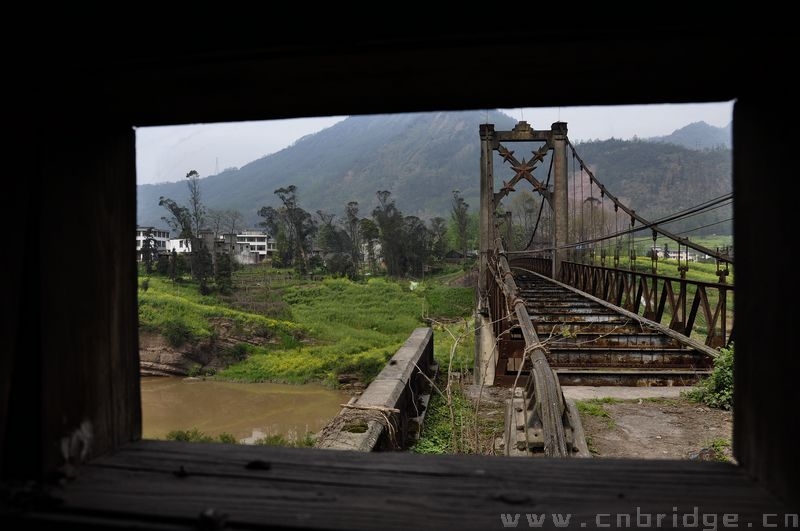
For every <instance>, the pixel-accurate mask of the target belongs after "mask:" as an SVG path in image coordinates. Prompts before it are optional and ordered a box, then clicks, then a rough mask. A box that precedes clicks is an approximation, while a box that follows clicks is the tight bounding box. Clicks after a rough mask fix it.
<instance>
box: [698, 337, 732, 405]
mask: <svg viewBox="0 0 800 531" xmlns="http://www.w3.org/2000/svg"><path fill="white" fill-rule="evenodd" d="M687 396H688V397H689V398H690V399H691V400H694V401H696V402H702V403H704V404H706V405H707V406H709V407H714V408H720V409H731V407H733V345H731V346H730V348H721V349H720V351H719V354H718V355H717V357H716V358H715V359H714V370H713V371H712V373H711V376H709V377H708V378H706V379H705V380H704V381H703V382H702V383H701V384H700V385H699V386H698V387H697V389H695V390H693V391H690V392H688V393H687Z"/></svg>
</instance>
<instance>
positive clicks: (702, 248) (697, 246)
mask: <svg viewBox="0 0 800 531" xmlns="http://www.w3.org/2000/svg"><path fill="white" fill-rule="evenodd" d="M567 145H568V146H569V147H570V149H572V153H573V154H574V155H575V157H576V158H577V159H578V162H579V163H580V164H581V167H583V168H585V169H586V173H587V174H588V175H589V179H591V181H592V182H594V183H596V184H597V186H598V187H599V188H600V190H601V191H604V192H605V193H607V194H608V197H609V198H610V199H611V200H612V201H613V202H614V208H615V209H616V208H621V209H622V210H623V211H624V212H625V213H626V214H628V215H629V216H631V217H632V218H634V219H636V220H638V221H639V222H640V223H641V224H642V225H645V227H646V228H651V229H653V230H656V231H658V232H659V233H661V234H663V235H664V236H666V237H667V238H671V239H673V240H675V241H680V242H682V244H683V245H686V246H687V247H691V248H692V249H694V250H696V251H700V252H701V253H704V254H707V255H709V256H711V257H713V258H716V259H718V260H722V261H725V262H730V261H731V259H730V257H728V256H723V255H721V254H720V253H718V252H716V251H712V250H711V249H709V248H707V247H705V246H703V245H700V244H697V243H694V242H690V241H689V240H688V239H687V238H682V237H680V236H678V235H676V234H673V233H672V232H669V231H667V230H665V229H663V228H661V227H659V226H657V225H655V224H654V223H653V222H651V221H648V220H647V219H645V218H643V217H642V216H640V215H639V214H637V213H636V211H634V210H632V209H630V208H628V207H627V206H625V205H624V204H623V203H622V202H620V200H619V199H618V198H617V197H616V196H615V195H614V194H612V193H611V192H609V191H608V190H607V189H606V187H605V186H604V185H603V183H601V182H600V181H599V180H597V177H595V175H594V173H592V171H591V170H590V169H589V168H588V167H587V166H586V163H585V162H584V161H583V159H582V158H581V157H580V155H578V153H577V150H576V149H575V146H574V145H573V144H572V142H570V140H569V138H567Z"/></svg>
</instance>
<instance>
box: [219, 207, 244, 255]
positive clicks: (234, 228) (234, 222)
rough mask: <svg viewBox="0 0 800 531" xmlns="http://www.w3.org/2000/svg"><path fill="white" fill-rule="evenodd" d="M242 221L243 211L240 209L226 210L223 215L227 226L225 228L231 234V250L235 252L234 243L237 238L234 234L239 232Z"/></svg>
mask: <svg viewBox="0 0 800 531" xmlns="http://www.w3.org/2000/svg"><path fill="white" fill-rule="evenodd" d="M241 221H242V213H241V212H239V211H238V210H234V209H228V210H226V211H225V212H224V216H223V223H224V226H225V230H226V231H228V234H231V235H232V236H231V240H230V246H231V248H230V252H231V253H233V251H234V245H235V244H236V238H235V237H233V235H235V234H237V233H238V232H239V228H240V227H239V224H240V223H241Z"/></svg>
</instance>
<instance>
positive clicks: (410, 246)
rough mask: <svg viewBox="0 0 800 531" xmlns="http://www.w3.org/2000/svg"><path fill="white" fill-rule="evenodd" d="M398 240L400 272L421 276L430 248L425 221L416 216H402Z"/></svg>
mask: <svg viewBox="0 0 800 531" xmlns="http://www.w3.org/2000/svg"><path fill="white" fill-rule="evenodd" d="M400 241H401V250H402V252H401V255H400V256H401V257H402V272H403V273H407V274H411V275H412V276H416V277H419V276H422V275H423V271H424V268H425V264H426V263H427V261H428V256H429V249H430V233H429V232H428V228H427V227H426V226H425V223H424V222H423V221H422V220H421V219H419V218H418V217H417V216H406V217H405V218H403V234H402V238H401V240H400Z"/></svg>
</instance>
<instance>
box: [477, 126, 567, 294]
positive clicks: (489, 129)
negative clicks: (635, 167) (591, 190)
mask: <svg viewBox="0 0 800 531" xmlns="http://www.w3.org/2000/svg"><path fill="white" fill-rule="evenodd" d="M480 139H481V188H480V191H481V192H480V193H481V195H480V223H479V230H480V248H479V251H480V257H479V259H480V278H479V280H478V290H479V294H480V300H481V303H480V304H481V306H484V304H485V301H486V290H487V280H486V268H487V263H488V256H489V254H490V253H491V252H493V251H494V250H495V249H496V238H497V229H496V227H495V211H496V210H497V207H498V205H499V203H500V201H501V200H502V199H503V198H504V197H505V196H506V195H508V194H509V193H510V192H512V191H514V185H516V184H517V183H518V182H519V181H521V180H523V179H524V180H526V181H528V182H529V183H530V184H531V185H532V186H533V188H534V190H535V191H537V192H539V193H540V194H541V195H542V197H543V198H544V199H545V200H546V201H547V202H548V204H549V205H550V208H551V209H552V211H553V239H552V253H551V256H552V271H551V276H552V277H553V278H555V279H559V271H560V269H561V262H562V261H563V260H564V259H565V257H566V250H565V249H564V248H563V247H564V245H565V244H566V243H567V238H568V235H569V225H568V219H569V218H568V211H567V209H568V196H567V124H566V122H555V123H553V124H552V125H551V126H550V129H549V130H540V131H537V130H535V129H533V128H531V126H530V125H529V124H528V123H527V122H525V121H520V122H519V123H517V125H515V126H514V128H513V129H512V130H511V131H495V129H494V124H481V125H480ZM503 142H506V143H508V142H541V143H543V144H542V146H541V148H540V149H538V150H534V151H533V153H532V154H533V156H532V158H531V159H530V160H526V159H525V158H522V161H519V160H517V158H516V157H515V156H514V152H513V151H509V150H508V149H506V148H505V146H503ZM495 151H497V152H498V153H499V154H500V156H502V157H503V160H504V161H506V162H510V163H511V169H512V170H514V171H515V172H516V175H515V176H514V178H513V179H511V180H510V181H509V182H505V181H504V182H503V186H502V188H501V189H500V190H499V191H498V192H495V190H494V161H493V158H494V156H493V155H494V152H495ZM548 151H552V152H553V185H552V187H549V186H546V185H545V184H543V183H542V182H541V181H539V180H538V179H536V178H535V177H534V176H533V170H534V168H536V166H537V165H538V164H539V163H541V162H542V161H543V160H544V157H545V156H546V155H547V152H548Z"/></svg>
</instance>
